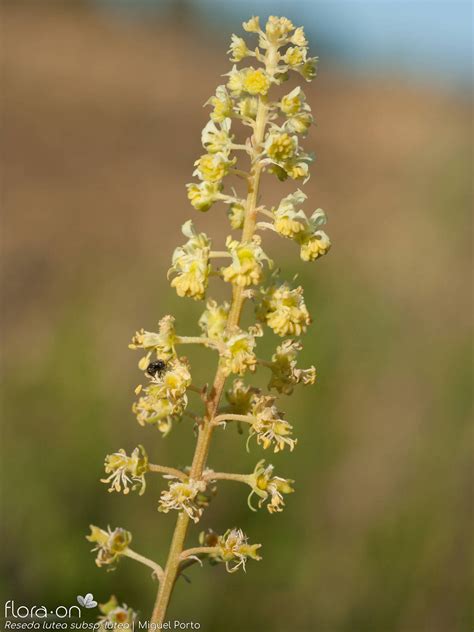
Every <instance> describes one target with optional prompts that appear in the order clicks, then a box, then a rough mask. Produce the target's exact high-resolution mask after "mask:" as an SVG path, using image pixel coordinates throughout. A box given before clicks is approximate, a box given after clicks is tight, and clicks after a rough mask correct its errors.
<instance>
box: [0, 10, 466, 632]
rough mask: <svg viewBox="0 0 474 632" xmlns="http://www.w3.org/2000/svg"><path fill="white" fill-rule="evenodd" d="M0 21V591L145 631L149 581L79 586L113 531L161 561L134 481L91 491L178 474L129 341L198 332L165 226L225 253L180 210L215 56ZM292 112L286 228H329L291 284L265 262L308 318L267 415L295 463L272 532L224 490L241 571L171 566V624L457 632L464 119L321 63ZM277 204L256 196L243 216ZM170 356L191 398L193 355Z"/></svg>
mask: <svg viewBox="0 0 474 632" xmlns="http://www.w3.org/2000/svg"><path fill="white" fill-rule="evenodd" d="M4 20H5V25H6V28H5V29H4V33H5V38H6V45H5V53H6V64H5V73H4V79H3V82H4V87H5V90H4V92H5V103H4V110H5V115H4V121H3V123H4V134H3V136H4V140H3V143H4V150H3V151H4V156H5V160H4V165H3V169H4V185H5V191H4V202H5V209H6V214H5V219H4V229H5V230H4V240H3V264H4V272H5V274H4V284H3V300H4V325H3V331H4V344H3V348H4V349H3V350H4V353H3V356H4V386H3V403H4V412H5V415H4V446H3V451H2V452H3V454H2V457H3V458H2V461H3V470H4V471H3V473H4V476H3V500H4V535H3V539H2V542H3V550H4V555H3V562H4V574H3V581H4V586H3V588H4V592H5V595H6V598H9V599H15V600H16V602H17V603H36V604H40V603H45V604H50V605H51V606H54V605H57V604H71V603H73V602H75V596H76V595H77V594H84V592H87V591H91V592H93V593H94V595H95V596H96V597H97V598H98V599H99V600H100V601H104V600H105V599H106V598H107V597H108V596H109V594H110V593H115V594H116V595H117V596H118V597H119V599H120V600H124V601H126V602H127V603H128V604H129V605H131V606H133V607H135V608H137V609H140V610H141V611H142V612H143V613H144V614H148V612H149V610H150V606H151V604H152V601H153V598H154V593H155V587H154V586H153V583H152V581H151V580H150V577H149V573H148V571H147V570H146V569H144V568H142V567H140V566H137V565H136V564H134V563H133V562H132V561H130V560H124V561H122V563H121V564H120V566H119V568H118V570H117V571H116V572H115V573H109V574H108V573H105V572H104V571H103V570H101V569H97V568H95V566H94V563H93V557H92V555H91V554H89V553H88V549H89V544H88V543H87V542H86V541H85V539H84V535H85V534H86V532H87V525H88V524H89V523H90V522H94V523H96V524H101V525H104V526H105V525H107V524H110V525H111V526H112V527H113V526H117V525H120V526H123V527H125V528H127V529H129V530H131V531H132V532H133V533H134V536H135V537H134V548H136V550H138V551H140V552H143V553H144V554H146V555H149V556H150V557H155V558H156V559H158V560H163V558H164V556H165V553H166V550H167V546H168V543H169V540H170V535H171V532H172V529H173V526H174V520H175V516H174V515H167V516H163V515H161V514H158V513H157V512H156V506H157V502H158V495H159V489H160V480H159V478H158V477H157V478H156V480H150V481H149V486H148V489H147V492H146V494H145V496H143V497H138V496H136V495H130V497H123V496H121V495H109V494H107V491H106V487H105V486H104V485H101V484H100V483H99V482H98V479H99V478H100V477H101V475H102V462H103V457H104V455H105V454H106V453H108V452H110V451H112V450H114V449H117V448H120V447H124V448H126V449H127V450H129V449H130V448H133V447H134V446H135V445H137V444H138V443H142V442H143V443H144V444H145V445H146V446H147V449H148V450H149V452H150V454H151V455H152V457H153V460H154V461H158V462H162V463H165V464H178V463H180V464H182V465H185V464H186V463H187V460H189V458H190V455H191V454H192V446H193V442H194V438H193V432H192V428H191V426H190V425H189V423H188V422H186V421H183V422H182V423H181V425H180V426H178V427H176V429H175V431H174V432H173V433H172V434H171V435H170V436H169V438H167V439H166V440H162V439H161V437H160V436H159V433H158V432H156V431H155V430H154V429H152V428H148V429H141V428H140V427H139V426H138V425H137V424H136V422H135V420H134V418H133V416H132V413H131V412H130V406H131V403H132V399H133V388H134V386H135V385H136V384H137V383H138V381H139V379H140V374H139V372H138V370H137V368H136V361H137V357H136V356H135V355H134V354H133V353H132V352H130V351H128V350H127V343H128V341H129V338H130V336H131V334H132V333H133V332H134V331H135V329H136V328H138V327H141V326H144V327H146V328H150V329H151V328H153V326H154V325H155V323H156V322H157V320H158V319H159V318H160V317H161V316H162V315H163V314H165V313H174V314H175V315H176V317H177V320H178V325H179V328H180V330H182V331H186V332H187V333H191V330H192V328H194V329H195V330H196V331H197V328H196V325H195V323H196V319H197V317H198V315H199V313H200V310H201V309H202V305H200V304H197V303H194V302H192V301H185V300H178V299H176V298H175V295H174V292H173V291H171V290H170V289H169V287H168V285H167V283H166V270H167V268H168V265H169V260H170V255H171V252H172V250H173V248H174V246H175V245H176V244H177V243H180V241H181V240H182V237H181V236H180V225H181V223H182V222H183V221H184V220H185V219H187V218H188V217H190V216H193V218H194V220H195V222H197V223H199V226H200V227H202V228H203V229H206V228H207V229H208V231H209V232H210V233H211V232H212V234H214V235H215V234H216V231H217V232H219V231H220V235H221V236H222V238H225V235H226V234H227V233H226V231H227V227H226V219H225V217H224V210H223V209H220V210H219V209H217V208H216V209H214V210H211V211H210V212H209V213H208V214H205V215H202V216H198V215H197V213H196V212H195V211H194V210H193V209H192V208H191V207H190V206H189V204H188V203H187V200H186V196H185V189H184V183H185V182H187V181H189V180H190V174H191V171H192V163H193V161H194V160H195V158H196V157H197V156H198V154H199V152H200V145H199V139H200V130H201V128H202V126H203V124H204V122H205V120H206V116H205V113H204V112H203V111H202V110H201V105H202V103H203V102H204V101H205V100H206V99H207V98H208V96H209V95H210V94H211V93H212V91H213V90H214V88H215V85H216V84H217V82H218V81H219V77H220V75H222V74H223V73H224V72H226V71H227V70H228V63H227V62H226V59H225V55H224V52H225V48H224V47H222V46H219V47H216V48H213V45H212V42H211V41H210V39H209V38H208V37H206V34H205V33H203V32H201V31H199V32H198V31H197V30H196V29H194V30H189V27H188V29H187V30H183V29H179V28H178V27H177V25H176V24H173V25H169V24H167V23H163V22H160V21H156V22H148V23H147V24H146V25H145V24H142V23H140V22H132V23H130V22H126V21H121V20H117V21H114V20H112V19H111V17H110V15H107V16H106V15H104V14H100V13H94V12H92V11H91V10H90V11H86V10H79V9H78V10H77V11H76V12H74V13H70V12H68V11H66V10H63V9H59V8H56V9H54V10H52V9H49V10H47V9H45V8H43V9H34V8H33V7H31V6H30V7H28V8H24V9H19V8H15V7H14V6H9V7H7V6H6V7H5V9H4ZM313 49H314V50H315V52H318V51H317V42H313ZM307 93H308V101H309V102H310V103H311V105H312V107H313V110H314V112H315V115H316V119H317V122H318V127H317V128H315V130H314V131H313V132H312V134H311V136H310V139H309V141H307V143H306V144H307V145H309V146H313V147H314V148H315V149H316V151H317V154H318V160H317V162H316V165H315V167H314V169H313V174H314V175H313V177H312V179H311V180H310V182H309V183H308V185H307V187H306V193H307V194H308V196H309V199H310V200H309V206H308V209H309V210H312V209H313V208H316V207H317V206H321V207H323V208H324V209H325V210H326V211H327V213H328V216H329V225H328V232H329V233H330V235H331V238H332V240H333V243H334V248H333V250H332V251H331V253H330V254H329V256H328V257H326V258H324V260H322V261H318V262H317V263H316V264H314V265H310V264H306V265H304V266H303V264H301V265H300V264H295V254H296V253H292V256H291V258H290V257H289V250H288V248H287V244H286V243H282V242H281V241H278V240H277V239H270V242H271V245H269V247H268V250H269V251H270V252H271V254H272V255H273V257H274V258H275V259H277V260H278V261H279V262H281V265H282V267H284V268H285V269H286V270H287V273H288V278H290V277H291V276H292V275H293V274H294V273H295V272H298V273H299V276H300V279H301V281H302V283H303V284H304V286H305V288H306V297H307V304H308V306H309V307H310V310H311V312H312V314H313V316H314V320H315V325H314V326H313V328H312V330H311V333H310V334H309V336H308V337H307V338H306V345H305V351H304V358H303V360H304V361H306V362H307V363H310V362H314V363H315V364H316V366H317V368H318V371H319V382H318V385H317V387H315V388H314V389H304V390H301V391H299V392H298V396H297V397H294V398H290V399H288V401H287V402H284V404H283V405H282V408H284V409H286V410H287V416H288V418H289V419H290V420H291V421H292V423H294V426H295V431H296V434H297V435H298V437H299V444H298V446H297V448H296V452H295V453H294V455H296V458H293V457H291V458H288V457H287V456H286V455H282V456H280V455H277V456H276V457H275V458H274V459H273V460H274V462H275V464H276V466H277V468H278V472H281V473H282V475H283V476H289V477H292V478H295V479H296V481H297V493H296V494H294V495H292V496H291V497H289V498H288V503H287V508H286V510H285V511H284V513H283V514H281V515H276V516H268V515H267V514H266V513H263V511H262V513H259V514H255V515H254V514H251V513H250V512H249V511H248V509H247V505H246V490H244V489H240V488H239V487H236V486H233V485H232V484H230V483H229V487H228V489H227V490H226V493H225V494H224V493H220V494H218V496H217V498H216V501H215V502H214V503H213V505H212V508H211V509H210V510H209V511H208V512H206V514H205V517H204V519H203V522H202V528H204V527H207V526H212V527H214V528H215V529H216V530H218V531H222V530H225V529H226V528H227V527H230V526H233V525H238V526H240V527H242V528H243V529H244V530H245V531H246V532H247V533H248V534H249V536H250V538H251V540H252V541H256V542H263V544H264V548H263V554H264V560H263V561H262V562H260V563H259V564H252V565H250V566H249V569H248V573H247V575H244V574H236V575H232V576H226V577H225V578H224V577H223V574H224V570H223V569H222V568H208V567H205V568H204V569H198V568H193V569H192V570H190V571H189V578H190V579H191V580H192V583H191V585H187V584H186V583H185V582H184V581H183V580H181V581H180V582H179V585H178V588H177V590H176V593H175V596H174V598H173V604H172V609H171V612H170V616H171V617H175V616H176V617H179V618H180V619H182V620H198V621H200V622H201V624H202V628H201V629H203V630H205V631H206V632H221V631H222V630H224V629H225V630H230V631H232V630H248V631H252V630H273V631H275V632H288V631H289V630H292V631H293V630H294V631H301V632H309V631H310V630H318V631H326V630H327V631H328V632H333V631H340V632H345V631H346V630H347V631H348V632H349V630H350V631H351V632H354V631H356V632H359V631H360V632H366V631H372V630H374V631H377V632H379V631H383V632H391V631H393V632H395V631H396V632H446V631H447V630H449V631H450V632H455V631H459V632H461V630H468V629H470V626H471V627H472V622H471V624H470V622H469V616H470V614H469V602H470V597H471V594H470V588H471V587H472V581H471V579H472V578H471V577H470V575H469V573H470V571H469V569H470V568H472V565H471V564H470V563H469V559H468V550H469V546H468V544H469V539H470V530H471V528H472V522H471V514H470V502H469V494H468V481H469V476H468V475H469V447H470V445H471V443H470V439H471V437H470V426H469V423H468V419H469V413H470V403H471V400H470V377H471V371H470V356H469V353H468V349H469V341H470V338H471V322H470V318H469V316H470V300H469V291H468V286H467V281H468V280H469V263H470V243H469V227H470V216H469V207H470V203H471V182H470V142H471V139H470V134H469V125H470V118H469V117H470V111H469V104H468V103H467V102H466V101H465V100H464V98H463V97H457V96H456V95H455V94H439V93H435V92H430V91H428V90H426V89H425V90H421V89H420V90H417V89H415V88H414V87H413V86H411V87H410V88H409V87H407V86H405V85H403V83H401V82H400V80H394V79H392V78H391V77H387V76H386V77H380V78H377V79H375V78H370V79H369V78H364V77H361V76H360V77H358V78H357V79H355V78H353V77H351V76H349V75H348V74H346V73H344V69H341V68H334V67H331V65H330V63H329V60H324V59H323V60H322V66H321V73H320V77H319V79H318V80H317V81H316V82H315V83H314V84H313V85H312V86H311V87H310V88H308V90H307ZM289 190H290V186H283V185H279V184H275V183H274V182H273V181H271V180H270V179H269V181H268V183H267V188H266V191H265V192H264V195H266V196H267V200H271V201H273V200H276V199H277V197H281V196H283V195H284V193H286V192H287V191H289ZM288 247H291V244H290V245H289V246H288ZM267 344H268V342H267ZM270 351H271V348H270V346H268V348H267V349H266V352H267V353H270ZM263 353H264V352H263V351H262V354H263ZM190 358H191V360H192V366H193V369H194V374H195V375H196V379H195V381H196V382H199V381H202V382H204V381H205V380H207V379H209V378H210V376H211V374H212V370H213V368H214V367H215V357H214V356H213V355H212V353H211V352H208V353H206V352H201V353H193V354H192V355H191V354H190ZM258 379H264V377H263V378H257V380H258ZM244 446H245V440H244V439H243V438H242V437H240V436H239V435H237V433H235V432H234V429H233V428H230V427H229V428H228V430H227V431H226V432H225V433H217V434H216V440H215V442H214V444H213V447H212V452H211V457H210V464H211V466H212V467H215V468H216V469H218V468H220V467H222V468H224V469H231V470H234V469H241V470H242V471H245V470H246V469H249V471H250V470H251V469H252V468H253V466H254V464H255V463H256V461H257V460H259V459H260V458H262V456H267V455H266V454H265V455H263V454H262V452H261V451H260V450H259V449H257V448H256V447H252V450H251V452H250V454H247V453H246V452H245V447H244ZM200 528H201V525H200V526H199V528H197V529H194V530H193V531H192V534H191V538H192V537H197V533H198V531H199V529H200Z"/></svg>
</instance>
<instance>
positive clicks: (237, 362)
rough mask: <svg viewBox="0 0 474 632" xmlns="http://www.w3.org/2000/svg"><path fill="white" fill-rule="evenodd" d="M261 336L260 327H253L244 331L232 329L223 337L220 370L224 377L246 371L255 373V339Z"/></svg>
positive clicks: (236, 328)
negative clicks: (223, 344) (224, 347)
mask: <svg viewBox="0 0 474 632" xmlns="http://www.w3.org/2000/svg"><path fill="white" fill-rule="evenodd" d="M262 335H263V332H262V329H261V327H259V326H258V325H254V326H253V327H249V329H248V331H244V330H243V329H240V328H239V327H234V328H233V329H232V330H231V331H230V332H228V334H226V335H225V336H224V342H225V345H226V349H225V352H224V353H223V354H222V355H221V368H222V371H223V373H224V375H226V376H227V375H230V374H231V373H236V374H237V375H243V374H244V373H245V372H246V371H255V369H256V366H257V357H256V355H255V345H256V338H258V337H260V336H262Z"/></svg>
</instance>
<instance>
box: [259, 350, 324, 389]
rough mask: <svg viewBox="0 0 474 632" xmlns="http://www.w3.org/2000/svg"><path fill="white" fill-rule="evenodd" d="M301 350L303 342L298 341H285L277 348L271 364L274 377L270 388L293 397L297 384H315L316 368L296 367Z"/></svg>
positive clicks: (269, 385) (269, 384) (271, 379)
mask: <svg viewBox="0 0 474 632" xmlns="http://www.w3.org/2000/svg"><path fill="white" fill-rule="evenodd" d="M301 349H302V345H301V342H298V341H297V340H285V341H284V342H283V343H282V344H281V345H279V346H278V347H277V348H276V351H275V353H274V354H273V356H272V362H271V364H270V369H271V371H272V376H271V378H270V382H269V383H268V388H274V389H276V390H277V391H278V392H279V393H283V394H284V395H291V393H292V392H293V388H294V385H295V384H306V385H307V384H314V383H315V381H316V369H315V368H314V366H311V367H310V368H309V369H298V368H297V366H296V357H297V355H298V352H299V351H301Z"/></svg>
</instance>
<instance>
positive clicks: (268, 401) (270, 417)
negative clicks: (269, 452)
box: [249, 395, 296, 452]
mask: <svg viewBox="0 0 474 632" xmlns="http://www.w3.org/2000/svg"><path fill="white" fill-rule="evenodd" d="M250 415H251V416H252V417H253V418H254V421H253V423H252V425H251V426H250V432H249V439H250V438H251V437H253V436H256V438H257V443H258V444H262V447H263V449H264V450H266V449H267V448H268V447H269V446H271V445H273V446H274V450H273V451H274V452H279V451H280V450H283V449H284V448H285V446H288V447H289V448H290V450H291V451H293V448H294V447H295V445H296V439H293V438H292V437H291V434H292V431H293V428H292V426H291V424H289V423H288V422H287V421H286V420H285V419H283V418H282V413H281V412H280V411H279V410H278V409H277V407H276V406H275V398H274V397H272V396H271V395H254V396H253V398H252V405H251V408H250Z"/></svg>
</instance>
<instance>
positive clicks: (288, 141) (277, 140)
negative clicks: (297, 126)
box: [264, 132, 298, 168]
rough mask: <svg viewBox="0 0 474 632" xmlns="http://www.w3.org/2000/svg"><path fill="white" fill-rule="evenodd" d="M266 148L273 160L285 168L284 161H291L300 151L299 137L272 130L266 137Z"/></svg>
mask: <svg viewBox="0 0 474 632" xmlns="http://www.w3.org/2000/svg"><path fill="white" fill-rule="evenodd" d="M264 149H265V153H266V154H267V156H268V157H269V158H270V159H271V160H272V161H273V162H276V163H277V164H281V165H282V166H283V167H284V168H285V165H284V164H282V163H286V162H287V161H289V160H290V159H291V158H293V157H294V156H295V155H296V153H297V151H298V138H297V137H296V136H290V134H288V133H287V132H270V133H269V134H268V136H267V138H266V139H265V145H264Z"/></svg>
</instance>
